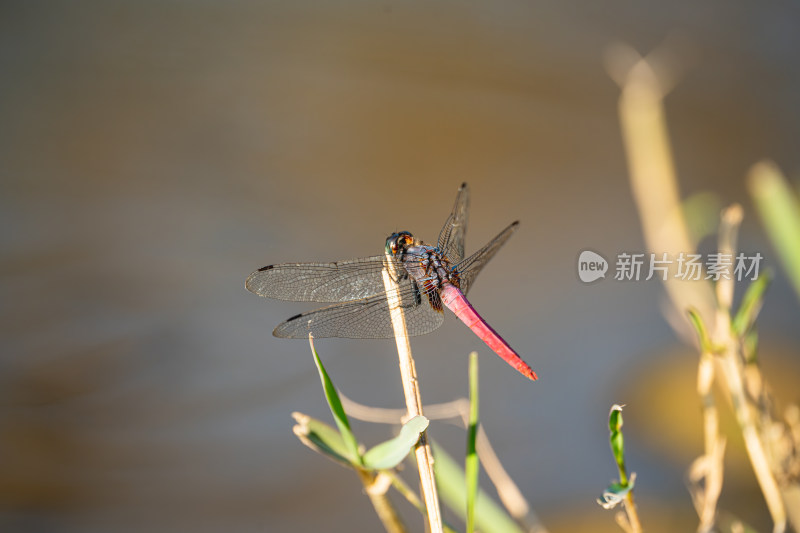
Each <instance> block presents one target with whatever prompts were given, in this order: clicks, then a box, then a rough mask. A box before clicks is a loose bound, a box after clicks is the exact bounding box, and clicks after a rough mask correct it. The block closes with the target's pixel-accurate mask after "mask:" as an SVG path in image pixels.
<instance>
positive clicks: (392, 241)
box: [386, 231, 414, 255]
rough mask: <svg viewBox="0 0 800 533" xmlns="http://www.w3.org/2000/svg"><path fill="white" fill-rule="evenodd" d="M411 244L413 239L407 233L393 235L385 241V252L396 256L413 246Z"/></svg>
mask: <svg viewBox="0 0 800 533" xmlns="http://www.w3.org/2000/svg"><path fill="white" fill-rule="evenodd" d="M413 242H414V238H413V237H412V236H411V234H410V233H409V232H407V231H401V232H398V233H393V234H392V235H390V236H389V238H388V239H386V250H387V251H388V252H391V253H392V255H396V254H397V253H399V252H400V251H402V250H403V249H404V248H405V247H407V246H409V245H411V244H413Z"/></svg>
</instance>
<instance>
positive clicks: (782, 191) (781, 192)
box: [748, 163, 800, 297]
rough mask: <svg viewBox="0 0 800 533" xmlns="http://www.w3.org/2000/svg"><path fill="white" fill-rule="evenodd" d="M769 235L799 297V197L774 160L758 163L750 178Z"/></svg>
mask: <svg viewBox="0 0 800 533" xmlns="http://www.w3.org/2000/svg"><path fill="white" fill-rule="evenodd" d="M748 185H749V188H750V194H751V195H752V196H753V199H754V200H755V204H756V208H757V209H758V214H759V215H760V216H761V220H762V221H763V223H764V227H765V228H766V230H767V235H768V236H769V239H770V241H772V244H773V246H774V247H775V249H776V250H777V252H778V256H779V257H780V260H781V262H782V263H783V267H784V268H785V269H786V273H787V274H788V276H789V280H790V281H791V282H792V285H794V289H795V292H797V295H798V296H799V297H800V200H798V197H797V193H796V192H795V190H794V189H793V188H792V187H791V186H790V185H789V183H788V182H787V181H786V179H785V178H784V177H783V175H782V174H781V171H780V170H779V169H778V167H777V166H775V164H774V163H759V164H757V165H756V166H754V167H753V170H752V171H751V172H750V177H749V178H748Z"/></svg>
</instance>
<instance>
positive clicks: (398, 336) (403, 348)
mask: <svg viewBox="0 0 800 533" xmlns="http://www.w3.org/2000/svg"><path fill="white" fill-rule="evenodd" d="M382 274H383V284H384V287H385V288H386V298H387V299H388V301H389V313H390V314H391V317H392V327H393V328H394V337H395V342H396V343H397V354H398V356H399V358H400V377H401V379H402V381H403V393H404V395H405V400H406V409H407V410H408V413H407V416H408V418H409V419H410V418H412V417H414V416H417V415H422V414H423V413H422V395H421V394H420V391H419V382H418V381H417V371H416V368H415V367H414V358H413V357H412V355H411V346H410V344H409V342H408V329H407V328H406V318H405V315H404V314H403V309H402V308H401V307H400V304H401V302H400V298H399V289H398V287H397V284H396V283H395V282H394V279H395V278H396V273H395V272H394V264H393V263H392V261H391V260H390V259H388V258H387V260H386V267H385V268H384V269H383V272H382ZM414 455H415V456H416V458H417V466H418V468H419V479H420V484H421V486H422V494H423V496H424V499H425V508H426V509H427V511H428V513H427V516H428V523H429V524H430V530H431V533H442V514H441V509H440V507H439V494H438V492H437V490H436V481H435V479H434V475H433V454H432V453H431V447H430V444H428V432H427V431H423V432H422V434H421V435H420V437H419V441H418V442H417V444H416V446H415V447H414Z"/></svg>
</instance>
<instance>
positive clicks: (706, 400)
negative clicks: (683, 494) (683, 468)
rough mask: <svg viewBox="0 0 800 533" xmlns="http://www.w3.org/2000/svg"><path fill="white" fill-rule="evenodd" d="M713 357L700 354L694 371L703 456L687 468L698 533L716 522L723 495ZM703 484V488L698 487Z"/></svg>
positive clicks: (721, 442) (722, 449)
mask: <svg viewBox="0 0 800 533" xmlns="http://www.w3.org/2000/svg"><path fill="white" fill-rule="evenodd" d="M713 383H714V356H713V354H712V353H711V352H709V351H707V350H703V353H702V354H701V356H700V364H699V365H698V368H697V394H698V395H699V396H700V398H701V401H702V409H703V433H704V438H703V442H704V447H705V450H704V454H703V456H702V457H698V458H697V459H695V460H694V462H693V463H692V465H691V466H690V467H689V474H688V477H689V481H690V483H691V484H692V485H691V487H690V494H691V496H692V501H693V502H694V505H695V508H696V509H697V515H698V516H699V517H700V524H699V525H698V526H697V532H698V533H710V532H711V531H713V530H714V527H715V524H716V521H717V502H718V500H719V495H720V493H721V492H722V480H723V463H722V459H723V457H724V454H725V439H724V438H723V437H722V436H721V435H720V433H719V414H718V412H717V405H716V402H715V401H714V392H713V390H712V385H713ZM701 480H702V481H703V488H701V486H700V482H701Z"/></svg>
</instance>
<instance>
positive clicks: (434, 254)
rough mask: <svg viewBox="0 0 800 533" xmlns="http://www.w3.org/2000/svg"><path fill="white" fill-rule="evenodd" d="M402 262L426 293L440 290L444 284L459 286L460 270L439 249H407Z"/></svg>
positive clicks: (422, 247)
mask: <svg viewBox="0 0 800 533" xmlns="http://www.w3.org/2000/svg"><path fill="white" fill-rule="evenodd" d="M400 260H401V262H402V264H403V266H404V267H405V269H406V272H408V273H409V275H410V276H411V277H412V278H414V281H416V282H417V284H419V285H422V286H423V287H424V289H425V290H426V291H431V290H433V289H438V288H440V287H441V286H442V285H443V284H444V283H450V284H452V285H455V286H456V287H458V286H459V277H458V270H457V269H456V268H455V266H454V265H452V264H451V263H450V260H449V259H448V258H447V256H446V255H444V253H442V251H441V250H440V249H439V248H436V247H434V246H426V245H424V244H416V245H414V246H411V247H409V248H407V249H406V250H405V251H404V253H403V254H402V255H401V256H400Z"/></svg>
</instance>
